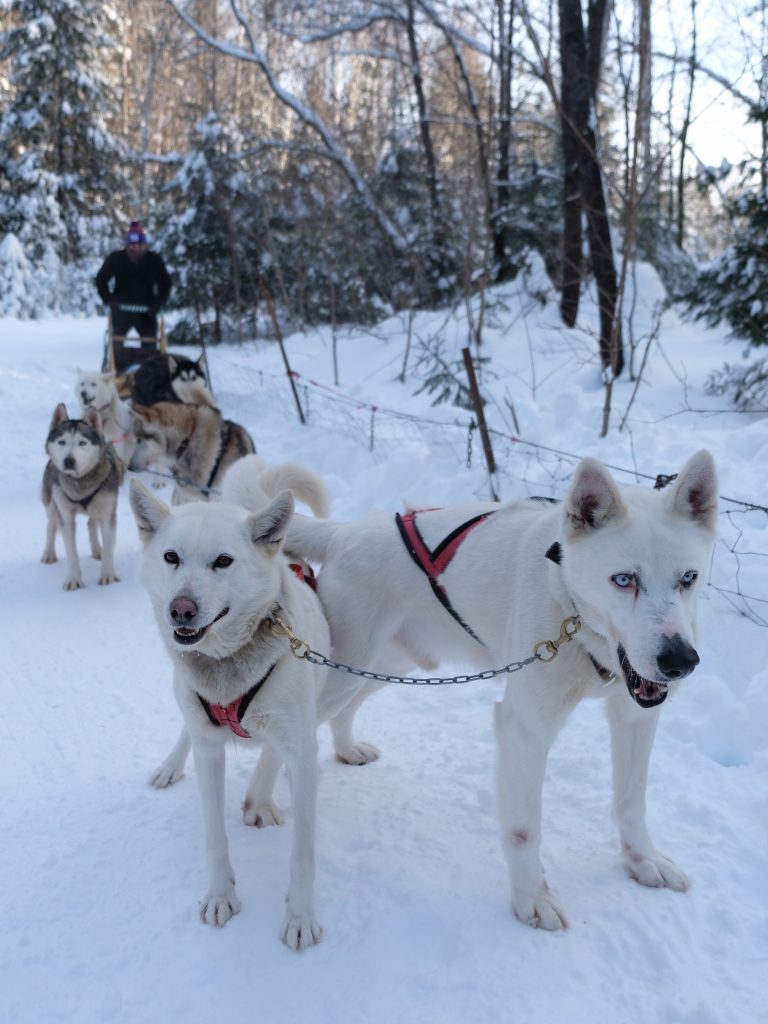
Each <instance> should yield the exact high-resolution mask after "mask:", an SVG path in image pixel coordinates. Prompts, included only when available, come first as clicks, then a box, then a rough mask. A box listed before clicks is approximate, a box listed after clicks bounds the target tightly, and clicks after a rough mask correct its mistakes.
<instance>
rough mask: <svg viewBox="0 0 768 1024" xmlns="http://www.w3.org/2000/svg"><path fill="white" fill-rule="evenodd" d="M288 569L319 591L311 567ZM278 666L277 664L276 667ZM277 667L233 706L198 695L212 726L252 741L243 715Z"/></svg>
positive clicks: (291, 566) (238, 698) (237, 699)
mask: <svg viewBox="0 0 768 1024" xmlns="http://www.w3.org/2000/svg"><path fill="white" fill-rule="evenodd" d="M288 568H289V569H293V572H294V574H295V575H296V576H297V577H298V578H299V579H300V580H301V581H302V583H306V584H307V586H309V587H312V589H313V590H317V579H316V577H315V573H314V570H313V569H312V566H311V565H307V566H304V565H299V563H298V562H291V563H290V564H289V566H288ZM276 664H277V662H275V665H276ZM275 665H273V666H272V668H270V669H269V671H268V672H267V674H266V675H265V676H263V677H262V678H261V679H260V680H259V681H258V683H256V685H255V686H252V687H251V688H250V690H248V692H247V693H244V694H242V695H241V696H240V697H237V698H236V699H235V700H233V701H232V703H231V704H226V705H225V704H211V703H209V702H208V701H207V700H206V699H205V697H201V696H200V694H199V693H198V695H197V696H198V698H199V699H200V703H201V704H202V705H203V710H204V711H205V713H206V715H208V718H209V720H210V722H211V724H212V725H226V726H228V727H229V728H230V729H231V730H232V732H233V733H234V734H235V736H242V737H243V739H246V740H247V739H250V738H251V737H250V733H247V732H246V731H245V729H244V728H243V727H242V725H241V724H240V723H241V722H242V720H243V715H244V714H245V712H246V711H247V709H248V705H249V704H250V703H251V701H252V700H253V698H254V697H255V696H256V694H257V693H258V692H259V690H260V689H261V687H262V686H263V685H264V683H266V681H267V679H268V678H269V676H270V673H271V672H272V669H273V668H274V667H275Z"/></svg>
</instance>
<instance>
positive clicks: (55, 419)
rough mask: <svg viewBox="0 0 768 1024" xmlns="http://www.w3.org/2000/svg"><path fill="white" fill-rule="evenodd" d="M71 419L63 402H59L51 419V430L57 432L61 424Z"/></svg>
mask: <svg viewBox="0 0 768 1024" xmlns="http://www.w3.org/2000/svg"><path fill="white" fill-rule="evenodd" d="M68 419H69V413H68V412H67V407H66V405H64V403H63V402H59V404H58V405H57V406H56V408H55V409H54V410H53V416H52V417H51V430H55V428H56V427H58V426H59V424H60V423H64V421H65V420H68Z"/></svg>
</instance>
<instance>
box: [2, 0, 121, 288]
mask: <svg viewBox="0 0 768 1024" xmlns="http://www.w3.org/2000/svg"><path fill="white" fill-rule="evenodd" d="M3 7H4V9H5V11H6V23H7V24H9V25H10V26H11V27H10V28H9V29H8V30H7V31H5V32H3V33H2V34H0V60H1V61H4V62H6V65H7V67H8V68H9V102H8V104H7V106H6V109H5V111H4V113H3V116H2V119H0V239H1V238H2V237H3V236H5V235H7V234H13V235H15V236H16V237H17V238H18V240H19V241H20V242H21V244H22V246H23V249H24V253H25V256H26V257H27V259H28V260H29V261H30V262H31V263H32V264H33V266H34V267H35V272H36V284H37V287H38V289H39V292H40V297H41V299H42V303H43V305H56V304H57V298H58V297H59V296H64V295H66V293H67V290H68V289H69V288H70V286H71V282H65V281H64V280H63V279H62V277H61V266H60V264H61V263H63V262H66V263H68V264H72V263H73V262H75V263H76V261H77V260H78V259H81V258H83V257H85V256H86V255H88V256H90V257H91V258H92V259H94V258H97V257H98V256H100V255H101V254H102V253H101V250H102V249H103V245H104V243H105V241H106V239H107V238H108V237H109V235H110V234H111V232H112V226H113V221H114V218H113V216H112V214H113V209H112V207H113V203H114V197H115V194H116V192H117V191H118V189H119V186H120V181H121V170H120V168H121V163H122V160H121V155H120V148H119V146H118V144H117V143H116V142H115V140H114V138H113V137H112V135H111V134H110V132H109V130H108V128H107V121H108V118H109V115H110V113H111V112H112V110H113V107H114V93H113V90H112V89H111V87H110V85H109V84H108V80H107V77H106V75H105V74H104V73H103V69H104V65H105V58H106V55H107V53H108V52H109V50H110V48H111V47H113V43H112V42H111V41H110V39H109V36H108V31H109V30H110V29H111V28H113V23H112V17H113V16H112V15H111V13H110V8H109V5H106V4H104V3H103V2H102V0H4V3H3ZM80 277H81V278H82V274H81V275H80Z"/></svg>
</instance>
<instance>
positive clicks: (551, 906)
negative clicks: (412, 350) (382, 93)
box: [285, 451, 717, 930]
mask: <svg viewBox="0 0 768 1024" xmlns="http://www.w3.org/2000/svg"><path fill="white" fill-rule="evenodd" d="M716 517H717V482H716V474H715V467H714V463H713V460H712V457H711V455H710V454H709V453H708V452H706V451H700V452H698V453H697V454H696V455H694V456H693V457H692V458H691V459H690V460H689V461H688V462H687V463H686V465H685V466H684V467H683V469H682V470H681V471H680V473H679V475H678V477H677V479H676V480H675V482H674V484H673V486H672V487H670V488H669V490H668V491H663V492H658V491H648V490H645V489H641V488H638V487H628V488H622V489H619V488H618V487H617V485H616V483H615V482H614V480H613V479H612V477H611V475H610V473H609V472H608V470H607V469H606V468H605V467H604V466H603V465H602V464H601V463H599V462H597V461H596V460H594V459H585V460H583V461H582V462H581V463H580V464H579V466H578V467H577V469H576V471H575V475H574V478H573V481H572V484H571V487H570V490H569V492H568V495H567V497H566V499H565V501H564V502H563V503H562V504H551V503H549V502H543V501H537V500H533V499H529V500H525V501H520V502H515V503H511V504H503V505H497V504H478V503H467V504H464V505H457V506H453V507H450V508H445V509H438V510H431V511H425V512H421V513H410V514H409V515H407V516H401V517H397V518H398V522H397V523H396V521H395V517H394V516H389V515H386V514H383V513H376V514H373V515H370V516H369V517H367V518H366V519H364V520H362V521H360V522H354V523H334V522H330V521H324V520H319V519H312V518H309V517H303V516H296V517H295V518H294V520H293V522H292V524H291V526H290V528H289V530H288V535H287V537H286V541H285V543H286V548H288V549H289V550H290V551H291V552H293V553H295V554H297V555H299V556H301V557H303V558H306V559H310V560H313V561H318V562H322V568H321V570H320V573H319V576H318V593H319V595H320V600H321V601H322V603H323V607H324V610H325V613H326V616H327V618H328V622H329V625H330V629H331V640H332V647H331V655H332V658H333V659H335V660H336V661H338V662H341V663H343V664H346V665H350V666H353V667H357V668H368V669H374V670H376V671H379V672H387V673H397V672H400V671H402V668H403V665H404V664H406V665H411V666H413V664H414V663H415V664H417V665H419V666H421V667H422V668H423V669H427V670H428V669H433V668H434V667H436V665H437V664H438V663H439V662H441V661H445V660H450V661H453V662H457V661H458V662H463V663H469V664H474V665H475V666H477V667H478V668H479V669H481V670H486V669H493V668H499V667H502V666H506V665H510V664H513V663H514V662H516V661H519V660H522V659H525V658H526V657H528V656H529V655H531V654H532V653H533V652H534V649H535V650H536V652H537V655H538V657H537V660H536V661H534V662H533V663H532V664H530V665H528V666H527V667H526V668H525V669H524V670H521V671H517V672H514V673H510V674H509V676H508V677H507V686H506V692H505V695H504V698H503V699H502V700H501V701H500V702H499V703H498V704H497V705H496V718H495V722H496V735H497V738H498V748H499V759H498V789H499V809H500V817H501V832H502V842H503V847H504V852H505V855H506V858H507V862H508V866H509V877H510V883H511V889H512V907H513V910H514V912H515V914H516V915H517V917H518V918H520V920H522V921H524V922H526V923H528V924H531V925H533V926H536V927H541V928H546V929H550V930H556V929H560V928H564V927H566V926H567V919H566V914H565V911H564V909H563V908H562V906H561V905H560V902H559V900H557V899H556V897H555V896H554V895H553V894H552V892H551V891H550V889H549V887H548V885H547V883H546V881H545V878H544V871H543V868H542V864H541V859H540V845H541V797H542V786H543V781H544V773H545V768H546V763H547V756H548V752H549V749H550V747H551V745H552V742H553V740H554V739H555V736H556V735H557V732H558V730H559V729H560V727H561V726H562V725H563V723H564V722H565V720H566V718H567V716H568V715H569V713H570V712H571V711H572V709H573V708H574V707H575V705H576V704H577V703H578V702H579V701H580V700H582V698H584V697H587V696H596V697H602V698H604V699H605V702H606V709H607V713H608V721H609V724H610V731H611V740H612V748H613V782H614V809H615V816H616V820H617V823H618V828H619V835H620V840H621V851H622V857H623V862H624V865H625V868H626V870H627V872H628V873H629V875H630V876H631V877H632V878H634V879H636V880H637V881H638V882H641V883H643V884H644V885H649V886H659V887H660V886H667V887H669V888H671V889H676V890H685V889H686V888H687V887H688V880H687V878H686V876H685V874H684V873H683V872H682V871H681V870H680V868H678V867H677V866H676V865H675V864H674V863H673V862H672V861H671V860H670V859H669V858H668V857H667V856H665V855H664V854H663V853H660V852H659V850H658V849H657V848H656V846H655V845H654V843H653V841H652V839H651V837H650V835H649V832H648V828H647V825H646V814H645V789H646V780H647V775H648V765H649V759H650V753H651V747H652V744H653V738H654V734H655V731H656V725H657V721H658V717H659V711H660V707H661V705H662V703H663V702H664V700H665V699H666V698H667V696H668V694H670V693H672V692H673V691H674V690H675V689H676V688H677V686H678V684H679V682H680V681H681V680H682V679H683V678H684V677H686V676H688V675H689V674H690V673H691V672H692V671H693V670H694V668H695V667H696V665H697V664H698V662H699V655H698V653H697V651H696V646H697V625H696V598H697V594H698V591H699V589H700V581H701V579H702V578H703V577H704V575H705V573H706V571H707V568H708V565H709V560H710V555H711V551H712V546H713V542H714V538H715V529H716ZM462 538H463V539H462ZM570 634H574V635H573V638H572V639H570V640H568V637H569V636H570ZM543 641H550V643H542V642H543ZM560 641H567V642H563V643H562V644H560ZM559 644H560V645H559ZM558 645H559V646H558ZM545 659H551V660H552V661H553V663H551V664H550V663H549V660H545ZM359 686H360V683H359V681H358V680H357V679H356V678H355V677H353V676H349V675H345V674H342V673H341V672H337V671H331V672H330V675H329V683H328V691H329V694H330V695H333V694H334V693H336V694H337V695H339V706H340V707H343V706H344V703H345V702H349V698H350V694H351V693H354V691H355V688H359ZM370 689H371V685H370V684H365V685H364V686H363V688H362V689H358V693H357V697H356V698H355V699H353V700H352V701H351V703H347V711H346V712H345V711H341V712H340V714H339V715H338V716H337V718H336V720H335V725H336V731H335V734H336V737H337V750H338V749H339V747H340V746H341V749H343V750H347V751H348V752H349V756H348V757H347V758H345V759H346V760H350V761H355V762H357V763H361V762H364V761H365V760H371V759H372V758H374V757H376V756H378V752H377V751H376V748H375V747H372V746H371V745H370V744H362V743H359V742H358V741H356V740H355V739H354V737H353V735H352V715H353V714H354V711H355V708H356V707H357V706H358V705H359V704H360V703H361V701H362V698H363V697H364V696H365V694H366V692H367V691H370Z"/></svg>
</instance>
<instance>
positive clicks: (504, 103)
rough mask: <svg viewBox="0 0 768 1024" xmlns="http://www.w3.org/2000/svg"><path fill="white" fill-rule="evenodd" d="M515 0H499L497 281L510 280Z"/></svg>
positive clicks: (497, 17)
mask: <svg viewBox="0 0 768 1024" xmlns="http://www.w3.org/2000/svg"><path fill="white" fill-rule="evenodd" d="M514 13H515V0H509V3H508V4H507V0H496V22H497V25H498V36H499V112H498V117H499V136H498V151H497V163H496V209H495V216H494V217H493V220H492V224H491V228H492V237H493V259H494V262H495V264H496V277H497V280H499V281H503V280H505V279H506V278H508V277H509V276H510V271H511V268H510V265H509V252H508V249H507V223H508V218H509V204H510V195H511V188H510V184H511V182H510V178H511V171H512V168H511V163H512V31H513V26H514Z"/></svg>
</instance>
